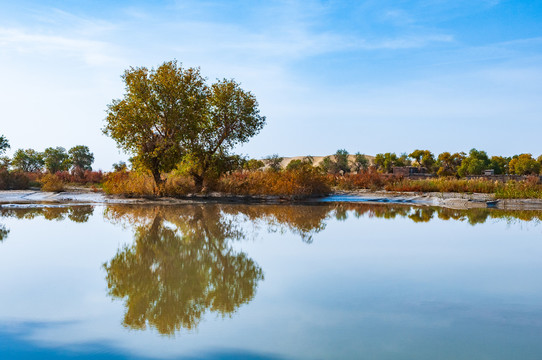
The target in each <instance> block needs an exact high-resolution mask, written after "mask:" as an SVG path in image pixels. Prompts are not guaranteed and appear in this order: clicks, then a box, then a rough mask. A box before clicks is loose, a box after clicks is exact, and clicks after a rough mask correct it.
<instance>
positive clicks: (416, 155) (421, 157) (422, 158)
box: [408, 150, 436, 171]
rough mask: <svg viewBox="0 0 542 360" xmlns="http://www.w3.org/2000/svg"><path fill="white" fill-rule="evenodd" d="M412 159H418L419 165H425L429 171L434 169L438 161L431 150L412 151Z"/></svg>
mask: <svg viewBox="0 0 542 360" xmlns="http://www.w3.org/2000/svg"><path fill="white" fill-rule="evenodd" d="M408 156H410V157H411V158H412V159H414V160H416V163H417V165H418V166H423V167H424V168H426V169H427V170H429V171H433V168H434V165H435V163H436V160H435V155H433V153H432V152H431V151H429V150H414V151H413V152H412V153H410V154H409V155H408Z"/></svg>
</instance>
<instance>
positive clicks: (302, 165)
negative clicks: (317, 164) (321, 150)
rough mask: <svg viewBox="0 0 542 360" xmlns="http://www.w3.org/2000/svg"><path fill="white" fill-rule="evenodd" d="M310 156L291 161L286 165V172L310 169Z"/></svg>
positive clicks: (311, 160)
mask: <svg viewBox="0 0 542 360" xmlns="http://www.w3.org/2000/svg"><path fill="white" fill-rule="evenodd" d="M312 162H313V159H312V156H305V157H304V158H303V159H296V160H292V161H290V162H289V163H288V165H286V170H289V171H292V170H302V169H311V168H312Z"/></svg>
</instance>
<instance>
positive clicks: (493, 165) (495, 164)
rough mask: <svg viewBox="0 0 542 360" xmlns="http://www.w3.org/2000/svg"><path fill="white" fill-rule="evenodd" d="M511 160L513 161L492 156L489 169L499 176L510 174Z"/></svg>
mask: <svg viewBox="0 0 542 360" xmlns="http://www.w3.org/2000/svg"><path fill="white" fill-rule="evenodd" d="M510 160H512V159H511V158H506V157H502V156H492V157H491V159H490V161H489V169H493V171H495V174H497V175H502V174H508V164H509V163H510Z"/></svg>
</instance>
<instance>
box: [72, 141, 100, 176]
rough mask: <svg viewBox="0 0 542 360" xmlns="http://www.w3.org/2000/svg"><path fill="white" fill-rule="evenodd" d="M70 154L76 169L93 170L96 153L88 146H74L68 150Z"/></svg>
mask: <svg viewBox="0 0 542 360" xmlns="http://www.w3.org/2000/svg"><path fill="white" fill-rule="evenodd" d="M68 154H69V155H70V161H71V164H72V167H73V169H74V170H92V163H93V162H94V154H93V153H91V152H90V149H89V148H88V146H85V145H77V146H74V147H72V148H71V149H70V150H69V151H68Z"/></svg>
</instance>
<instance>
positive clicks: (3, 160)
mask: <svg viewBox="0 0 542 360" xmlns="http://www.w3.org/2000/svg"><path fill="white" fill-rule="evenodd" d="M10 166H11V159H10V158H9V157H7V156H0V169H1V170H6V171H7V170H8V169H9V167H10Z"/></svg>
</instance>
